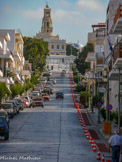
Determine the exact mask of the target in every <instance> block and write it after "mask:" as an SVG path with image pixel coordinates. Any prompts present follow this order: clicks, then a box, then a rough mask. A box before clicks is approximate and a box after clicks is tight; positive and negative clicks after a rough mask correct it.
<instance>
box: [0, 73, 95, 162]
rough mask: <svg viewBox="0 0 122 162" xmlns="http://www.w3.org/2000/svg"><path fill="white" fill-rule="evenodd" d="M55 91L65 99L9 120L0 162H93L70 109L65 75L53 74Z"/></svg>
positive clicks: (70, 104)
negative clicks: (60, 93) (6, 138)
mask: <svg viewBox="0 0 122 162" xmlns="http://www.w3.org/2000/svg"><path fill="white" fill-rule="evenodd" d="M55 78H56V80H57V83H56V85H55V87H54V91H55V92H56V91H59V90H60V91H63V92H64V100H62V99H57V100H56V99H55V94H53V95H52V96H51V99H50V101H49V102H48V101H47V102H45V104H44V108H40V107H36V108H26V109H25V110H24V111H22V112H20V114H18V115H17V116H15V117H14V119H12V120H11V121H10V138H9V140H8V141H4V140H3V139H2V138H0V161H1V162H3V161H4V162H5V161H9V162H14V161H20V162H27V161H32V162H95V161H96V154H94V153H93V152H92V149H91V147H90V145H89V143H88V141H87V140H86V138H85V137H84V133H83V130H82V128H81V126H80V123H79V120H78V117H77V111H76V109H75V108H74V106H73V102H72V98H71V90H70V86H69V80H68V75H67V76H66V77H60V75H59V74H55Z"/></svg>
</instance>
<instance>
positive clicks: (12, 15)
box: [0, 0, 109, 45]
mask: <svg viewBox="0 0 122 162" xmlns="http://www.w3.org/2000/svg"><path fill="white" fill-rule="evenodd" d="M0 2H1V3H0V29H20V30H21V32H22V35H23V36H30V37H33V36H35V35H36V32H39V31H40V30H41V25H42V17H43V8H44V7H45V5H46V0H0ZM108 2H109V0H48V5H49V7H50V8H51V10H52V20H53V35H56V34H59V35H60V38H62V39H66V41H67V42H74V43H76V42H77V41H80V43H82V44H83V45H85V44H86V43H87V34H88V32H91V31H92V28H91V25H92V24H96V23H98V22H99V23H102V22H105V20H106V9H107V6H108Z"/></svg>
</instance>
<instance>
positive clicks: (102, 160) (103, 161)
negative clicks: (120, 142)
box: [101, 154, 105, 162]
mask: <svg viewBox="0 0 122 162" xmlns="http://www.w3.org/2000/svg"><path fill="white" fill-rule="evenodd" d="M101 162H105V159H104V154H103V156H102V159H101Z"/></svg>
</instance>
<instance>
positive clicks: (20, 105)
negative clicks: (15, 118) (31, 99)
mask: <svg viewBox="0 0 122 162" xmlns="http://www.w3.org/2000/svg"><path fill="white" fill-rule="evenodd" d="M14 100H16V101H17V102H18V106H19V109H20V110H23V109H24V101H23V99H22V98H14Z"/></svg>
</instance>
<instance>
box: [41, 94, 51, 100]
mask: <svg viewBox="0 0 122 162" xmlns="http://www.w3.org/2000/svg"><path fill="white" fill-rule="evenodd" d="M41 95H42V97H43V98H44V101H49V100H50V95H49V94H48V93H42V94H41Z"/></svg>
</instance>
